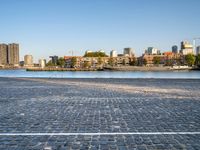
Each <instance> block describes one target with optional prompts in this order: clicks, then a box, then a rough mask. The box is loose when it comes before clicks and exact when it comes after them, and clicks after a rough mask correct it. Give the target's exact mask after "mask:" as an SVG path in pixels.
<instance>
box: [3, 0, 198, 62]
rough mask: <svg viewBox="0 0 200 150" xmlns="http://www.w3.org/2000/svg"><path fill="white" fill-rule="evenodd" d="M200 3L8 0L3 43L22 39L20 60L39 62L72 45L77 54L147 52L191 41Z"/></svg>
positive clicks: (195, 0)
mask: <svg viewBox="0 0 200 150" xmlns="http://www.w3.org/2000/svg"><path fill="white" fill-rule="evenodd" d="M199 4H200V2H199V1H198V0H192V1H189V0H176V1H172V0H169V1H167V2H166V1H162V2H161V1H158V0H153V1H149V0H140V1H139V0H136V1H132V0H125V1H122V0H109V1H106V0H101V1H91V0H85V1H84V2H83V1H80V0H75V1H64V0H61V1H59V2H57V1H54V0H48V1H47V0H44V1H39V0H35V1H25V0H20V1H16V0H3V1H2V2H1V5H2V6H3V7H2V13H1V14H0V17H1V19H2V20H4V21H2V23H1V24H0V30H1V34H2V35H3V36H2V37H1V43H10V42H15V43H19V44H20V56H21V57H20V60H22V58H23V56H24V55H26V54H31V55H33V56H34V62H37V61H38V59H40V57H41V56H42V57H44V58H48V57H49V56H51V55H58V56H64V55H71V54H72V53H71V51H72V50H73V51H74V55H83V54H84V52H85V51H86V50H94V51H96V50H100V49H103V50H105V51H106V53H108V54H109V52H110V51H111V50H113V49H114V50H116V51H118V52H119V53H120V52H122V51H123V48H125V47H131V48H133V49H134V50H135V53H136V55H141V54H142V53H143V52H144V49H146V48H147V47H149V46H153V47H156V48H158V49H161V50H164V51H167V50H171V46H173V45H177V46H178V47H179V49H180V41H182V40H189V41H190V42H191V41H192V40H193V38H195V37H198V36H199V35H200V30H199V27H200V19H199V17H198V6H199ZM188 6H189V7H188ZM8 9H9V10H10V11H7V10H8ZM188 20H189V22H188ZM198 45H200V44H198V43H197V46H198Z"/></svg>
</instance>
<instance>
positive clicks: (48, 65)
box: [46, 60, 55, 67]
mask: <svg viewBox="0 0 200 150" xmlns="http://www.w3.org/2000/svg"><path fill="white" fill-rule="evenodd" d="M46 66H47V67H52V66H55V64H53V63H52V60H49V62H48V63H47V64H46Z"/></svg>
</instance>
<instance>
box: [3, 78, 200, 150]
mask: <svg viewBox="0 0 200 150" xmlns="http://www.w3.org/2000/svg"><path fill="white" fill-rule="evenodd" d="M199 90H200V80H187V79H186V80H183V79H180V80H175V79H19V78H18V79H14V78H0V133H124V132H200V100H199V97H200V93H199ZM0 149H16V150H17V149H19V150H21V149H105V150H107V149H111V150H112V149H118V150H126V149H138V150H140V149H141V150H142V149H158V150H160V149H200V135H198V134H197V135H93V136H92V135H70V136H69V135H68V136H46V135H43V136H39V135H38V136H19V135H18V136H5V135H4V136H3V135H2V136H0Z"/></svg>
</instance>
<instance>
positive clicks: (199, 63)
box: [196, 54, 200, 65]
mask: <svg viewBox="0 0 200 150" xmlns="http://www.w3.org/2000/svg"><path fill="white" fill-rule="evenodd" d="M196 65H200V54H198V55H197V56H196Z"/></svg>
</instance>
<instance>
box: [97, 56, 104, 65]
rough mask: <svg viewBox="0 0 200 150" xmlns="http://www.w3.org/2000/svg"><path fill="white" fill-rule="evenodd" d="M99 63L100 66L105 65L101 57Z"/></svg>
mask: <svg viewBox="0 0 200 150" xmlns="http://www.w3.org/2000/svg"><path fill="white" fill-rule="evenodd" d="M97 61H98V62H97V63H98V65H102V64H103V60H102V58H101V57H99V58H98V60H97Z"/></svg>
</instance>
